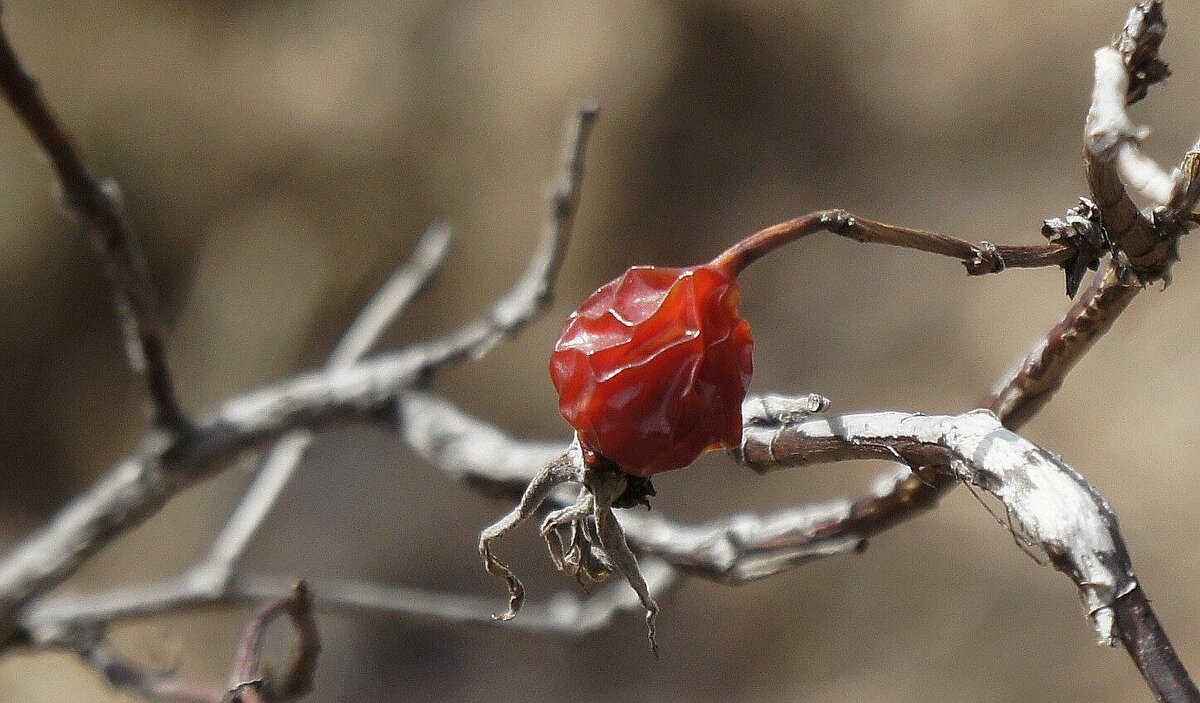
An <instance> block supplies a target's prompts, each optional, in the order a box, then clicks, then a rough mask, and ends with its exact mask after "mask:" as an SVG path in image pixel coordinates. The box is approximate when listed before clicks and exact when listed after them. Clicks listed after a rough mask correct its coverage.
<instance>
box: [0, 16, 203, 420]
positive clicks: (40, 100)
mask: <svg viewBox="0 0 1200 703" xmlns="http://www.w3.org/2000/svg"><path fill="white" fill-rule="evenodd" d="M0 91H3V93H4V98H5V100H7V101H8V104H9V105H10V106H11V107H12V109H13V111H14V112H16V114H17V116H18V117H19V118H20V119H21V122H22V123H23V124H24V125H25V128H26V129H27V130H28V131H29V133H30V134H31V135H32V136H33V138H34V140H35V141H36V142H37V143H38V145H39V146H40V147H41V148H42V150H43V151H44V152H45V153H46V156H48V157H49V159H50V163H51V165H52V166H53V168H54V172H55V175H56V176H57V177H58V184H59V187H60V188H61V195H62V200H63V204H64V205H65V206H66V207H67V208H68V209H69V210H70V211H71V212H72V213H74V215H75V216H76V217H77V218H78V219H79V222H80V224H81V225H82V227H83V231H84V232H85V233H86V234H87V236H88V239H89V241H90V242H91V244H92V247H93V248H94V249H95V251H96V253H97V255H99V257H100V260H101V262H102V263H103V267H104V271H105V273H106V274H107V276H108V278H109V282H110V283H111V284H112V287H113V292H114V294H115V296H116V305H117V312H118V314H119V315H120V318H121V327H122V330H123V332H124V335H125V351H126V354H127V356H128V358H129V365H130V366H131V367H132V368H133V370H134V372H135V373H137V374H139V375H141V376H142V378H143V379H144V381H145V383H146V388H147V391H148V393H149V397H150V400H151V402H152V403H153V406H154V413H155V418H154V419H155V424H157V425H158V426H160V427H163V428H166V429H170V430H173V431H176V432H183V431H185V430H186V428H187V418H186V417H185V416H184V413H183V411H182V410H181V409H180V407H179V401H178V399H177V397H176V390H175V385H174V382H173V381H172V380H171V373H170V369H169V366H168V363H167V351H166V333H165V330H164V327H163V322H162V313H161V311H160V309H159V301H158V296H157V294H156V293H155V290H154V286H153V284H152V283H151V281H150V274H149V272H148V271H147V269H146V263H145V261H144V259H143V258H142V255H141V252H140V251H139V249H138V245H137V241H136V238H135V236H134V235H133V233H132V232H131V231H130V230H129V227H128V225H127V224H126V222H125V218H124V217H123V215H122V214H121V206H120V197H119V196H118V194H117V187H116V185H115V184H114V183H112V182H111V181H108V182H104V183H101V182H99V181H97V180H96V179H95V178H93V177H92V176H91V175H90V174H89V173H88V171H87V168H86V167H85V166H84V164H83V160H82V159H81V158H80V156H79V153H78V151H77V150H76V148H75V145H74V143H73V142H72V141H71V138H70V137H69V136H68V135H67V132H66V130H65V129H63V127H62V125H60V124H59V122H58V119H57V118H56V117H55V115H54V113H53V111H51V109H50V107H49V105H48V104H47V103H46V101H45V98H44V97H43V95H42V92H41V90H40V89H39V87H38V84H37V81H36V80H35V79H34V78H33V76H31V75H30V74H29V73H28V72H27V71H26V70H25V68H24V67H23V66H22V65H21V62H20V60H19V59H18V58H17V55H16V52H15V51H13V48H12V45H11V44H10V43H9V41H8V36H7V34H6V33H5V31H4V29H3V27H2V26H0Z"/></svg>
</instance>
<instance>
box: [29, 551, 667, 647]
mask: <svg viewBox="0 0 1200 703" xmlns="http://www.w3.org/2000/svg"><path fill="white" fill-rule="evenodd" d="M642 573H643V575H644V576H645V578H646V582H647V584H648V588H649V590H650V592H651V593H652V594H654V595H655V596H656V597H657V596H658V595H661V594H662V593H665V592H666V591H667V590H668V589H669V588H670V587H671V586H672V585H673V584H674V583H675V580H676V579H675V573H674V570H673V569H671V568H670V567H669V566H667V565H666V564H665V563H664V562H662V561H661V560H659V559H655V558H652V557H651V558H648V559H642ZM310 583H312V584H313V585H314V591H315V592H317V593H319V594H320V598H318V599H317V600H316V602H315V607H316V608H317V610H319V611H322V612H333V613H343V614H346V615H384V616H389V617H400V618H407V619H415V620H422V621H427V622H433V623H457V624H463V625H473V626H482V625H492V624H494V623H495V620H494V619H493V618H492V615H491V613H492V609H493V607H494V606H493V603H492V600H491V599H481V598H474V597H470V596H460V595H455V594H450V593H443V592H430V591H426V590H423V589H419V588H411V587H403V586H385V585H382V584H377V583H371V582H368V581H362V580H355V579H327V580H322V579H316V580H310ZM289 588H290V585H289V582H288V581H287V580H286V579H283V578H276V577H270V576H261V575H247V576H236V577H235V578H234V579H233V580H232V581H231V582H230V584H229V586H228V588H227V589H225V591H224V592H222V593H213V592H212V591H211V590H210V589H206V588H200V587H197V586H196V584H195V583H193V582H191V581H189V580H187V579H176V580H173V581H164V582H161V583H157V584H152V585H147V586H136V587H131V588H122V589H117V590H113V591H106V592H99V593H89V594H86V595H81V596H58V597H54V598H49V599H47V600H44V601H37V602H35V603H32V604H30V606H29V607H28V608H26V609H25V610H24V611H23V612H22V617H21V631H22V632H23V634H24V639H25V640H26V641H27V642H28V643H30V644H31V645H32V646H36V647H48V646H55V645H63V644H69V643H71V642H73V641H74V640H75V639H76V638H77V637H78V633H79V632H83V631H88V630H90V629H92V628H95V627H97V626H100V625H104V624H115V623H119V622H127V621H134V620H140V619H144V618H149V617H155V616H159V615H164V614H169V613H179V612H195V611H196V610H199V609H203V608H218V607H234V606H239V605H245V604H253V603H266V602H269V601H272V600H276V599H278V598H282V597H284V596H286V595H287V593H288V589H289ZM640 608H641V604H640V602H639V601H638V599H637V597H636V596H635V594H634V593H633V592H632V591H630V590H629V589H628V588H626V587H625V586H624V584H613V585H612V586H608V587H605V588H602V589H598V590H596V591H594V592H593V593H592V594H591V595H590V596H588V597H587V598H579V597H578V596H575V595H574V594H572V593H568V592H561V593H558V594H556V595H554V596H553V597H552V598H550V599H549V600H548V601H546V602H544V603H539V602H531V603H529V604H527V605H526V606H525V609H524V610H523V611H522V613H521V617H520V618H519V619H518V620H515V621H513V623H510V624H509V625H510V626H512V627H517V628H519V629H523V630H528V631H531V632H547V633H552V634H561V635H585V634H588V633H591V632H595V631H596V630H599V629H602V628H604V627H605V626H607V625H608V623H610V622H611V621H612V618H613V617H614V616H615V615H616V614H618V613H620V612H626V611H633V610H638V609H640Z"/></svg>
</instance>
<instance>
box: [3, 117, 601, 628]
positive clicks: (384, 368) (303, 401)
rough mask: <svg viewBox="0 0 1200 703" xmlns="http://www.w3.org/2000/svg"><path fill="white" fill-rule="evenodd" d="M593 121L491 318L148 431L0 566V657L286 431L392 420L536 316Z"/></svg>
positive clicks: (572, 129) (558, 254)
mask: <svg viewBox="0 0 1200 703" xmlns="http://www.w3.org/2000/svg"><path fill="white" fill-rule="evenodd" d="M596 114H597V113H596V111H595V109H593V108H584V109H581V110H580V111H579V112H578V114H577V115H576V116H575V118H574V119H573V120H571V121H570V122H569V123H568V128H567V139H566V146H565V148H564V160H563V167H562V175H561V177H560V180H559V183H558V186H557V187H556V189H555V191H554V194H553V196H552V199H551V204H552V213H551V216H550V217H549V218H548V224H546V225H545V226H544V227H543V229H542V234H541V237H540V238H539V242H538V245H537V247H536V249H535V250H534V253H533V255H532V257H531V261H530V264H529V267H528V268H527V269H526V271H525V273H524V274H523V275H522V277H521V278H520V279H519V280H518V281H517V282H516V284H514V286H513V287H512V289H510V291H509V292H508V293H507V294H506V295H505V296H503V297H502V298H501V299H500V300H499V301H497V303H496V304H495V305H494V306H493V309H492V311H491V314H490V315H488V316H487V317H485V318H483V319H480V320H477V321H475V322H471V323H467V324H465V325H462V326H461V327H459V328H457V329H456V330H454V331H452V332H450V333H448V334H446V335H444V336H442V337H441V338H438V339H434V340H430V341H426V342H420V343H416V344H414V345H412V346H410V347H407V348H405V349H402V350H400V351H397V352H393V353H389V354H384V355H381V356H379V357H376V358H373V359H370V360H367V361H364V362H361V363H359V364H356V365H354V366H352V367H349V368H339V369H327V370H324V371H318V372H312V373H308V374H301V375H299V376H296V377H293V378H291V379H288V380H287V381H284V382H281V383H279V384H276V385H274V386H270V387H267V388H264V389H261V390H259V391H254V392H251V393H248V394H246V395H243V396H240V397H237V398H233V399H231V400H229V401H227V402H226V403H225V404H224V405H222V406H221V407H220V408H219V409H218V410H217V411H216V412H215V413H214V414H212V415H210V416H208V417H207V418H205V419H203V420H201V421H199V422H198V423H196V425H195V426H194V428H193V429H192V431H190V432H189V433H188V435H187V436H186V437H175V436H170V435H165V434H163V433H158V432H151V433H149V434H148V435H147V436H146V437H145V438H144V440H143V442H142V447H141V448H140V449H139V450H138V451H137V452H136V453H134V454H132V455H130V456H128V457H126V458H124V459H122V460H121V461H119V462H118V463H117V464H116V465H115V466H114V467H113V468H112V469H111V470H110V471H109V473H108V474H107V475H106V476H105V477H104V478H102V479H100V480H99V481H98V482H97V483H95V484H94V485H93V486H92V487H90V488H89V489H88V490H86V491H85V492H84V493H83V494H82V495H80V496H79V497H78V498H76V499H75V500H74V501H72V502H71V503H70V504H69V505H67V506H66V507H65V508H63V509H62V510H61V511H59V513H58V514H57V515H55V516H54V517H53V518H51V519H50V520H49V521H48V522H47V523H46V524H45V525H43V526H42V527H41V528H40V529H39V530H37V531H35V532H34V533H32V534H30V535H29V536H27V537H26V538H25V539H24V540H22V541H21V542H20V543H19V544H18V545H17V546H16V547H15V548H14V549H13V550H12V551H11V552H10V553H9V554H8V555H7V556H6V557H5V559H4V560H3V561H0V649H3V648H4V647H5V646H9V645H11V644H14V643H15V641H16V640H15V639H14V635H16V634H18V633H17V629H16V628H17V620H18V614H19V611H20V609H21V608H22V607H23V606H24V605H25V604H27V603H28V602H29V601H30V600H32V599H33V598H34V597H36V596H38V595H39V594H42V593H44V592H46V591H48V590H49V589H51V588H53V587H54V586H57V585H58V584H60V583H62V582H63V581H64V580H65V579H66V578H68V577H69V576H70V575H71V574H72V573H74V572H75V570H76V569H77V568H79V566H80V565H81V564H82V563H83V562H84V561H85V560H86V559H87V557H89V556H90V555H91V554H93V553H95V552H96V551H97V550H98V549H100V548H101V547H103V546H104V545H106V544H108V543H109V542H110V541H111V540H113V539H114V538H116V537H117V536H119V535H120V534H122V533H124V532H125V531H126V530H128V529H130V528H132V527H134V526H135V525H137V524H139V523H141V522H142V521H143V520H145V519H146V518H148V517H149V516H151V515H153V514H154V513H156V512H157V511H158V510H159V509H160V508H161V507H162V506H163V505H164V504H165V503H166V501H167V500H169V499H170V498H171V497H172V496H174V495H176V494H178V493H179V492H180V491H182V490H184V489H185V488H187V487H188V486H190V485H192V484H193V483H195V482H196V481H198V480H200V479H201V478H204V477H207V476H209V475H211V474H212V473H213V472H215V471H218V470H220V469H221V468H223V467H224V466H226V465H227V464H228V462H229V461H230V460H232V459H233V458H236V457H237V456H240V455H241V454H243V453H244V452H246V451H248V450H252V449H256V448H259V447H261V446H262V445H264V444H266V443H268V442H272V441H276V440H278V439H279V438H280V437H281V436H282V435H283V434H285V433H286V432H288V431H292V430H296V429H301V428H316V427H322V426H325V425H329V424H332V423H336V422H340V421H345V420H349V419H355V418H358V419H369V420H374V421H380V420H387V419H390V416H391V414H392V410H393V404H394V400H395V398H396V396H397V394H399V393H401V392H403V391H405V390H407V389H410V388H411V387H413V386H414V385H415V384H417V383H419V382H421V381H422V380H423V379H424V378H425V377H427V375H428V374H429V373H430V372H431V371H433V370H436V369H438V368H442V367H444V366H446V365H447V364H450V363H454V362H457V361H462V360H465V359H470V358H476V357H478V356H480V355H482V354H484V353H486V352H487V351H488V350H489V349H491V348H492V347H493V346H494V345H495V344H497V343H498V342H499V341H501V340H503V339H504V338H505V337H507V336H508V335H511V334H514V333H515V332H516V331H517V330H519V329H520V328H521V327H522V326H524V325H525V324H526V323H528V322H529V321H530V320H532V319H533V318H534V317H536V316H537V315H538V314H539V313H540V312H542V311H543V310H544V309H545V307H546V305H547V303H548V302H549V300H550V294H551V291H552V288H553V279H554V277H555V275H556V274H557V272H558V267H559V264H560V263H561V261H562V256H563V249H564V248H565V247H566V245H567V241H568V239H569V233H570V224H571V222H572V220H573V218H574V214H575V210H576V208H577V204H578V199H579V192H580V183H579V181H580V177H581V175H582V172H583V156H584V152H585V148H586V144H587V137H588V135H589V133H590V130H591V126H592V124H593V123H594V121H595V118H596ZM18 639H19V638H18Z"/></svg>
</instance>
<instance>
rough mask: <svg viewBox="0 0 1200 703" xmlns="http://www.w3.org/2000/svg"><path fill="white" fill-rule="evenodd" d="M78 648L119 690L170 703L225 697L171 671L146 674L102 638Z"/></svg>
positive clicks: (216, 701) (212, 687) (209, 702)
mask: <svg viewBox="0 0 1200 703" xmlns="http://www.w3.org/2000/svg"><path fill="white" fill-rule="evenodd" d="M75 649H76V651H77V652H78V653H79V657H80V659H81V660H82V661H83V662H84V663H85V664H87V665H88V666H90V667H92V668H94V669H96V670H97V671H98V672H100V674H101V675H102V676H103V677H104V678H105V680H107V681H108V684H109V685H110V686H112V687H113V688H115V689H117V690H119V691H128V692H130V693H134V694H137V695H139V696H141V697H143V698H146V699H149V700H152V701H167V702H169V703H219V701H221V699H222V698H224V696H225V691H224V689H222V688H221V687H220V686H215V685H213V684H206V683H201V682H198V681H190V680H187V679H184V678H181V677H179V676H178V675H176V674H173V673H169V672H168V673H163V672H154V671H147V670H146V669H145V668H143V667H141V666H139V665H137V664H135V663H133V662H131V661H130V660H128V659H126V658H125V657H123V656H122V655H121V653H120V652H118V651H117V648H116V647H114V646H113V644H112V642H110V641H109V640H108V638H107V637H104V636H103V635H99V636H97V637H95V638H94V639H93V640H92V641H90V642H84V643H80V644H78V645H77V646H76V647H75Z"/></svg>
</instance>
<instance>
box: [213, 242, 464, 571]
mask: <svg viewBox="0 0 1200 703" xmlns="http://www.w3.org/2000/svg"><path fill="white" fill-rule="evenodd" d="M450 236H451V231H450V227H449V225H447V224H445V223H439V224H436V225H434V226H432V227H430V228H428V229H427V230H426V231H425V233H424V234H422V236H421V239H420V240H419V241H418V242H417V246H416V248H415V249H414V250H413V253H412V255H411V256H410V257H409V258H408V260H407V261H406V262H405V263H403V264H402V265H401V266H400V267H398V268H397V269H396V271H395V272H394V273H393V274H392V275H391V276H390V277H389V278H388V279H387V281H386V282H385V283H384V284H383V286H382V287H381V288H380V289H379V291H378V292H376V293H375V295H374V297H372V298H371V300H370V301H369V302H368V303H367V304H366V305H365V306H364V307H363V309H362V311H361V312H360V313H359V314H358V317H357V318H355V320H354V322H353V323H351V325H350V327H349V329H348V330H347V332H346V334H345V335H343V337H342V339H341V341H340V342H338V344H337V346H336V347H334V350H333V352H332V353H331V354H330V355H329V361H328V363H327V365H326V366H327V368H329V369H339V368H346V367H349V366H352V365H354V364H355V363H357V362H358V361H359V360H360V359H361V358H362V357H363V355H364V354H366V353H367V352H368V351H369V350H370V349H371V347H373V346H374V345H375V344H377V343H378V341H379V339H380V338H381V337H382V336H383V334H384V333H385V332H386V331H387V329H388V327H389V326H390V325H391V324H392V322H393V321H394V320H395V319H396V318H397V317H398V316H399V315H400V314H401V313H402V312H403V311H404V310H405V309H406V308H407V307H408V305H409V303H411V302H412V300H413V299H414V298H415V297H416V296H417V295H418V294H419V293H420V292H421V291H422V290H424V289H425V288H426V286H428V285H429V282H430V281H431V280H432V279H433V276H434V274H436V273H437V271H438V270H439V269H440V268H441V266H442V263H443V262H444V261H445V258H446V253H447V252H448V251H449V246H450ZM314 437H315V434H314V433H313V432H311V431H309V430H296V431H294V432H290V433H288V434H287V435H285V436H284V437H283V438H282V439H280V440H279V441H278V442H277V443H276V444H275V446H274V447H272V449H271V451H269V452H268V453H267V455H266V457H265V458H264V459H263V461H262V463H261V465H260V467H259V470H258V473H257V474H256V475H255V477H254V481H252V482H251V484H250V485H249V486H248V487H247V489H246V491H245V493H244V494H243V495H242V499H241V500H240V501H239V502H238V505H237V507H235V508H234V510H233V513H232V514H231V515H230V516H229V519H228V520H226V522H225V526H224V527H223V528H222V529H221V532H220V533H219V534H218V535H217V537H216V539H214V540H213V543H212V546H211V547H209V550H208V555H207V556H206V557H205V559H204V560H203V561H201V562H200V563H199V564H197V565H196V567H194V568H193V569H192V571H191V578H193V579H195V580H197V581H198V582H200V583H201V584H207V585H208V587H210V588H214V589H219V588H223V587H224V586H225V585H226V584H227V583H228V582H229V580H230V579H231V578H233V575H234V573H235V571H236V569H237V563H238V561H239V560H240V559H241V556H242V553H243V552H244V551H245V549H246V545H247V544H248V543H249V542H250V539H251V538H252V537H253V536H254V533H255V532H256V531H257V530H258V528H259V526H261V525H262V521H263V520H264V519H265V518H266V516H267V513H268V512H270V510H271V508H272V506H274V505H275V502H276V501H277V500H278V499H279V496H280V494H281V493H282V492H283V489H284V487H285V486H287V484H288V481H290V480H291V477H292V475H293V474H294V473H295V470H296V467H297V466H298V465H299V463H300V459H301V458H302V457H303V456H304V453H305V451H306V450H307V449H308V446H309V445H310V444H311V443H312V441H313V438H314Z"/></svg>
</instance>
